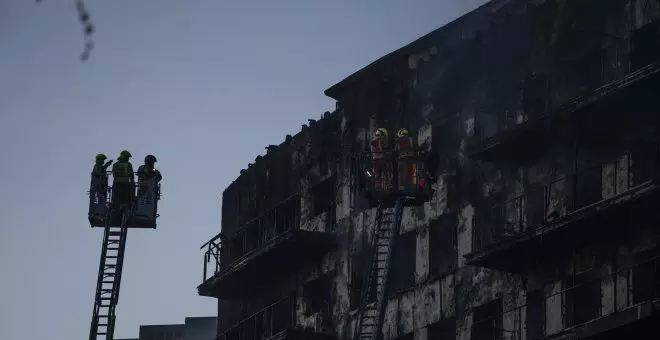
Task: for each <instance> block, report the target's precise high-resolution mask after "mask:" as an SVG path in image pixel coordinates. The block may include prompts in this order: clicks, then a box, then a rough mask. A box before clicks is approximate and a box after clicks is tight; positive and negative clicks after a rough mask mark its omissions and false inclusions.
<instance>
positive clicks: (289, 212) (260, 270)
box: [197, 196, 336, 299]
mask: <svg viewBox="0 0 660 340" xmlns="http://www.w3.org/2000/svg"><path fill="white" fill-rule="evenodd" d="M299 211H300V197H299V196H296V197H292V198H290V199H288V200H286V201H284V202H283V203H282V204H280V205H279V206H278V207H276V208H274V209H272V210H270V211H268V212H266V213H265V214H263V215H261V216H260V217H258V218H255V219H253V220H252V221H250V222H248V223H246V224H245V225H243V226H241V227H240V228H239V229H238V230H236V231H235V232H233V233H232V234H230V235H224V234H223V233H220V234H218V235H216V236H215V237H214V238H213V239H211V240H210V241H208V242H207V243H205V244H204V245H203V246H202V249H203V250H205V253H204V269H203V270H204V273H203V283H202V284H201V285H199V286H198V287H197V289H198V293H199V295H202V296H212V297H217V298H220V299H242V298H244V297H247V296H250V295H251V294H253V293H254V291H255V290H258V289H259V287H260V286H261V285H263V283H264V282H269V283H274V280H277V279H281V278H283V277H285V276H286V274H288V273H291V272H292V271H295V270H296V269H298V268H300V267H301V266H303V265H304V264H305V263H309V262H313V261H317V260H319V259H320V258H321V257H322V256H323V255H325V254H326V253H328V252H329V251H331V250H332V249H333V248H334V246H335V245H336V236H335V235H333V234H331V233H326V232H320V231H308V230H303V229H301V226H300V213H299Z"/></svg>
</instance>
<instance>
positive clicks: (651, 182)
mask: <svg viewBox="0 0 660 340" xmlns="http://www.w3.org/2000/svg"><path fill="white" fill-rule="evenodd" d="M659 165H660V162H659V161H658V145H657V144H656V143H653V144H651V145H650V146H648V147H646V148H642V149H639V150H637V151H634V152H626V153H625V154H624V155H623V156H620V157H617V158H616V159H613V160H611V161H608V162H602V163H598V164H596V165H591V166H587V167H585V168H583V169H582V168H578V169H577V170H576V171H575V172H573V173H572V174H569V175H567V176H562V177H560V178H558V179H555V180H552V181H550V182H549V183H546V184H545V185H539V186H536V187H533V188H531V189H530V190H528V191H527V192H525V193H523V194H522V195H519V196H517V197H514V198H512V199H508V200H505V201H504V202H498V203H496V204H485V205H484V206H482V207H479V208H477V211H476V214H475V217H474V218H473V221H472V222H473V230H474V232H473V239H472V252H471V253H469V254H467V255H466V256H465V258H466V260H467V263H468V264H469V265H473V266H479V267H486V268H493V269H499V270H505V271H510V272H521V271H524V270H526V269H527V268H529V266H531V265H533V264H535V263H538V261H540V260H541V259H543V255H544V254H550V253H552V254H555V255H556V256H559V255H558V252H559V251H562V250H569V249H571V247H574V246H577V245H578V244H579V243H580V242H581V241H583V240H585V239H593V238H594V236H595V235H597V236H598V237H606V236H610V237H617V235H620V233H625V232H628V230H623V229H621V228H617V226H621V225H626V226H628V228H629V229H631V228H634V227H635V226H634V225H632V224H634V223H632V222H631V220H632V219H631V216H635V214H637V216H647V217H648V218H651V215H653V214H655V211H656V210H657V202H656V200H655V199H654V198H655V197H656V196H657V193H658V191H659V190H658V188H659V185H658V182H657V179H658V171H660V166H659ZM640 214H641V215H640ZM553 256H554V255H553Z"/></svg>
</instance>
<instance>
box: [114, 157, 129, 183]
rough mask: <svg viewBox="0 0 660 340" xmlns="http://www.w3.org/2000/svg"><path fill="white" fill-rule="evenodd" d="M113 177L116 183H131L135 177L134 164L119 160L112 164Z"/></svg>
mask: <svg viewBox="0 0 660 340" xmlns="http://www.w3.org/2000/svg"><path fill="white" fill-rule="evenodd" d="M112 177H113V178H114V182H115V183H131V182H133V180H134V177H133V165H131V162H129V161H123V160H118V161H117V163H115V164H114V165H113V166H112Z"/></svg>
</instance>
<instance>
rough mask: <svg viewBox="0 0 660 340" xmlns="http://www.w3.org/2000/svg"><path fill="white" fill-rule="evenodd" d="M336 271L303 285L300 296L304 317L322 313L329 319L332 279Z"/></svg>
mask: <svg viewBox="0 0 660 340" xmlns="http://www.w3.org/2000/svg"><path fill="white" fill-rule="evenodd" d="M336 275H337V271H336V270H331V271H329V272H327V273H325V274H321V275H319V276H318V277H317V278H314V279H312V280H309V281H307V282H305V283H304V284H303V287H302V296H303V299H304V301H305V315H307V316H309V315H312V314H314V313H322V314H324V315H325V316H329V317H331V316H332V315H331V313H332V301H333V298H334V289H333V288H334V277H335V276H336Z"/></svg>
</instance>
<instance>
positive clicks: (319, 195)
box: [312, 176, 336, 216]
mask: <svg viewBox="0 0 660 340" xmlns="http://www.w3.org/2000/svg"><path fill="white" fill-rule="evenodd" d="M335 182H336V178H335V176H331V177H330V178H328V179H326V180H324V181H322V182H321V183H319V184H317V185H316V186H314V187H313V188H312V200H313V204H314V216H317V215H320V214H322V213H324V212H327V213H330V212H331V211H332V210H333V208H334V205H335Z"/></svg>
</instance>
